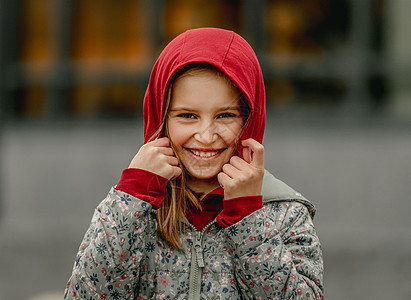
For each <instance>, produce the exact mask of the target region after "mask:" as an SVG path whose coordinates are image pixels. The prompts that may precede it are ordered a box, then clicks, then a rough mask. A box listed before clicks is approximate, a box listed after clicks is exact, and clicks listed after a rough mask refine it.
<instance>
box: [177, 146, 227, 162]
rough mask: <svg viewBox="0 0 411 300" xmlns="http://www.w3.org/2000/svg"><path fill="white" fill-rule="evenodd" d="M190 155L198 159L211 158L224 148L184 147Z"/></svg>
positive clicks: (218, 154)
mask: <svg viewBox="0 0 411 300" xmlns="http://www.w3.org/2000/svg"><path fill="white" fill-rule="evenodd" d="M184 149H185V150H186V151H187V152H188V153H189V154H190V156H191V157H193V158H195V159H199V160H211V159H215V158H216V157H218V156H220V154H221V153H222V152H223V151H224V150H225V148H220V149H200V148H184Z"/></svg>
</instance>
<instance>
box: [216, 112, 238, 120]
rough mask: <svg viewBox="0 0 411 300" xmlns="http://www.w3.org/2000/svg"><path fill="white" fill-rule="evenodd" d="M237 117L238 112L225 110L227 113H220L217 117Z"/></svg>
mask: <svg viewBox="0 0 411 300" xmlns="http://www.w3.org/2000/svg"><path fill="white" fill-rule="evenodd" d="M235 117H237V115H236V114H233V113H228V112H225V113H222V114H219V115H218V116H217V119H221V118H235Z"/></svg>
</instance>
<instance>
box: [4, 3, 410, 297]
mask: <svg viewBox="0 0 411 300" xmlns="http://www.w3.org/2000/svg"><path fill="white" fill-rule="evenodd" d="M410 11H411V1H410V0H361V1H355V0H225V1H218V0H192V1H182V0H118V1H112V0H82V1H80V0H71V1H70V0H0V96H1V102H0V117H1V119H0V143H1V147H0V155H1V156H0V175H1V177H0V291H1V292H0V299H1V300H3V299H4V300H9V299H12V300H14V299H17V300H19V299H30V300H33V299H42V300H47V299H62V295H63V291H64V287H65V284H66V281H67V279H68V278H69V276H70V274H71V269H72V265H73V262H74V258H75V256H76V252H77V248H78V246H79V244H80V242H81V240H82V237H83V235H84V233H85V231H86V229H87V227H88V225H89V222H90V219H91V216H92V213H93V209H94V208H95V207H96V206H97V205H98V203H99V202H100V201H101V200H102V199H103V198H104V197H105V195H106V193H107V192H108V191H109V189H110V187H111V186H113V185H115V184H116V183H117V182H118V179H119V177H120V174H121V171H122V170H123V169H124V168H126V167H127V166H128V164H129V162H130V160H131V159H132V157H133V156H134V154H135V153H136V152H137V151H138V149H139V148H140V146H141V144H142V142H143V137H142V133H143V129H142V124H143V119H142V110H141V108H142V100H143V95H144V92H145V88H146V85H147V82H148V77H149V74H150V71H151V68H152V66H153V64H154V62H155V59H156V57H157V56H158V54H159V53H160V51H161V50H162V48H163V47H164V46H165V45H166V44H167V43H168V42H169V41H170V40H171V39H172V38H174V37H175V36H176V35H178V34H179V33H181V32H183V31H185V30H187V29H190V28H196V27H203V26H215V27H222V28H226V29H230V30H234V31H236V32H238V33H239V34H241V35H242V36H244V37H245V38H246V39H247V40H248V41H249V43H250V44H251V45H252V47H253V48H254V49H255V51H256V53H257V56H258V58H259V60H260V62H261V66H262V69H263V73H264V77H265V81H266V89H267V128H266V134H265V138H264V145H265V149H266V168H267V169H269V170H270V171H271V172H272V173H274V174H275V175H276V176H277V177H278V178H280V179H282V180H284V181H285V182H287V183H288V184H289V185H291V186H292V187H294V188H295V189H297V190H299V191H300V192H301V193H303V194H304V195H305V196H306V197H307V198H309V199H311V200H312V202H313V203H314V204H315V205H316V207H317V215H316V218H315V220H314V221H315V224H316V228H317V231H318V234H319V236H320V238H321V241H322V244H323V251H324V260H325V287H326V299H337V300H338V299H409V297H410V296H409V295H410V294H411V285H410V284H409V283H410V281H409V275H408V274H409V270H410V268H411V259H410V253H411V233H410V232H411V218H410V213H411V203H410V202H411V197H410V195H411V185H410V178H411V130H410V129H411V99H410V97H411V39H410V38H409V28H410V27H411V19H410V18H409V12H410Z"/></svg>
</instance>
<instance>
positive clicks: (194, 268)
mask: <svg viewBox="0 0 411 300" xmlns="http://www.w3.org/2000/svg"><path fill="white" fill-rule="evenodd" d="M214 222H215V220H214V221H212V222H211V223H209V224H207V226H205V227H204V229H203V230H202V231H197V229H196V228H195V227H194V226H193V225H191V224H189V225H190V227H191V228H192V229H193V231H194V235H195V238H194V239H193V240H194V243H193V247H192V248H191V268H190V286H189V291H188V299H189V300H197V299H200V292H201V279H202V274H203V268H204V256H203V237H204V233H205V232H206V230H207V229H208V228H209V227H210V226H211V225H212V224H213V223H214Z"/></svg>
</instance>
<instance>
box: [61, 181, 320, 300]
mask: <svg viewBox="0 0 411 300" xmlns="http://www.w3.org/2000/svg"><path fill="white" fill-rule="evenodd" d="M309 208H311V207H309ZM156 226H157V223H156V210H154V209H153V208H152V207H151V205H150V204H148V203H147V202H144V201H142V200H140V199H138V198H135V197H133V196H130V195H128V194H125V193H124V192H120V191H117V190H116V189H115V188H113V189H112V190H111V191H110V193H109V194H108V196H107V197H106V199H105V200H103V201H102V202H101V203H100V205H99V206H98V207H97V209H96V211H95V213H94V216H93V218H92V221H91V225H90V227H89V229H88V231H87V232H86V234H85V237H84V239H83V242H82V243H81V245H80V248H79V251H78V254H77V257H76V259H75V263H74V268H73V273H72V276H71V278H70V279H69V281H68V283H67V287H66V291H65V299H187V297H188V291H189V282H190V278H189V276H190V267H191V251H192V250H191V249H192V246H193V241H194V239H195V234H196V231H194V230H193V229H192V228H191V227H188V228H187V229H186V231H185V232H184V235H183V236H182V238H183V241H185V242H184V243H183V244H184V248H183V249H176V248H173V247H171V246H169V245H168V244H167V243H166V242H165V241H163V240H161V239H160V238H159V237H158V236H157V229H156ZM193 251H194V250H193ZM203 257H204V263H205V267H204V268H202V269H201V270H202V274H201V276H202V281H201V282H202V286H201V299H322V298H323V261H322V253H321V245H320V242H319V239H318V237H317V234H316V231H315V229H314V226H313V223H312V218H311V215H310V213H309V209H308V208H307V203H305V202H304V203H303V201H300V200H298V199H297V200H295V201H294V200H292V199H289V200H278V199H277V200H275V201H271V202H268V203H265V204H264V207H263V208H262V209H260V210H258V211H255V212H254V213H253V214H251V215H249V216H247V217H245V218H244V219H243V220H241V221H240V222H238V223H237V224H234V225H232V226H230V227H228V228H225V229H223V228H221V227H219V226H218V225H217V223H215V222H214V223H213V224H212V225H211V226H210V227H208V229H207V230H206V232H205V237H204V244H203Z"/></svg>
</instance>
